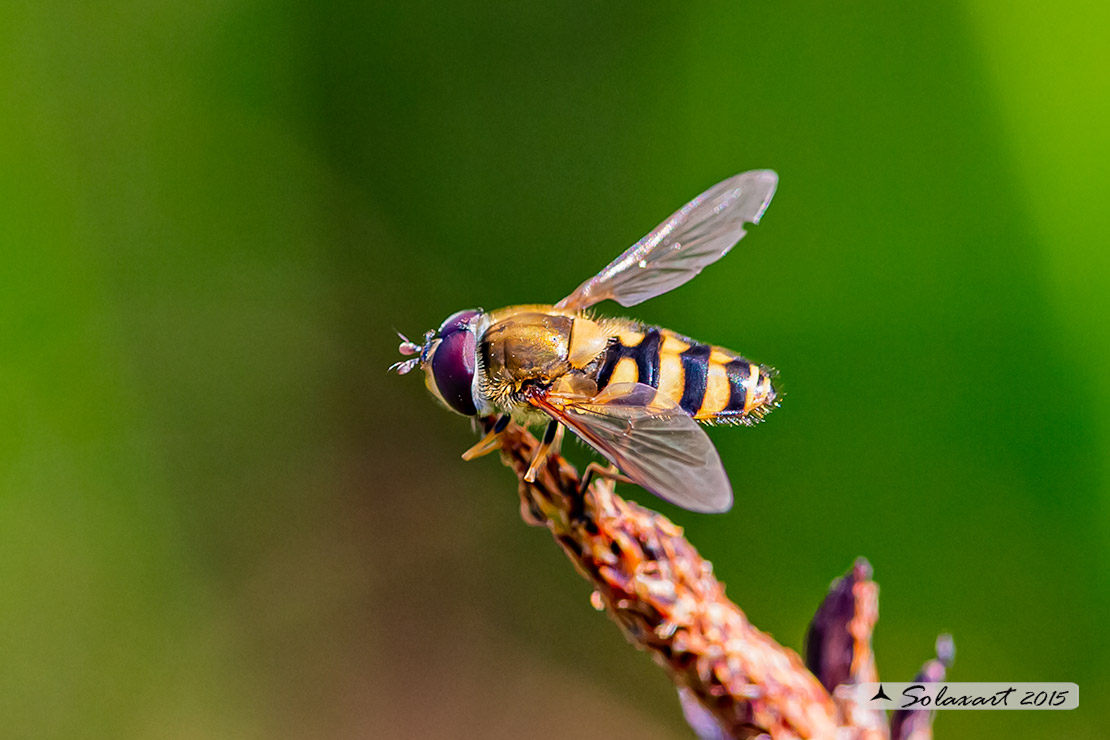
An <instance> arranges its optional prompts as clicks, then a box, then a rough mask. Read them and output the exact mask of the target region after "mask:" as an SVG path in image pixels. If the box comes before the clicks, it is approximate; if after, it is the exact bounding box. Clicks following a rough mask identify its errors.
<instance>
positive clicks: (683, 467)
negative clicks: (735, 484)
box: [532, 383, 732, 513]
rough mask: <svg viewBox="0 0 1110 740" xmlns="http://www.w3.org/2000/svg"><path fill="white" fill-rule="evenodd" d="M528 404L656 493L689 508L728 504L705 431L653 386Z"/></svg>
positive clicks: (552, 396)
mask: <svg viewBox="0 0 1110 740" xmlns="http://www.w3.org/2000/svg"><path fill="white" fill-rule="evenodd" d="M532 404H533V405H535V406H536V407H537V408H540V409H542V410H543V411H545V412H546V413H547V414H548V415H550V416H551V417H552V418H554V419H556V420H558V421H559V422H561V423H563V424H565V425H566V426H568V427H570V429H571V431H573V432H574V433H575V434H577V435H578V436H579V437H581V438H582V439H583V440H584V441H585V442H586V443H588V444H589V445H590V446H591V447H593V448H594V449H596V450H597V451H598V452H600V453H601V454H602V455H604V456H605V458H606V459H608V460H609V461H610V462H612V463H614V464H615V465H616V466H617V467H619V468H620V469H621V472H623V473H624V474H625V475H627V476H628V477H629V478H631V479H632V480H634V481H635V482H636V483H637V484H638V485H640V486H642V487H643V488H645V489H646V490H648V491H650V492H651V493H654V494H655V495H656V496H659V497H660V498H664V499H666V500H668V501H670V502H672V503H674V504H677V505H679V506H681V507H683V508H685V509H689V510H691V511H699V512H705V513H719V512H722V511H728V510H729V508H731V507H732V487H731V486H730V485H729V482H728V476H727V475H725V470H724V467H723V466H722V465H721V458H720V456H719V455H718V454H717V450H716V448H715V447H714V446H713V443H712V442H711V441H710V439H709V437H708V435H706V433H705V431H704V430H703V429H702V428H701V427H700V426H698V424H697V422H696V421H694V420H693V419H691V418H690V416H688V415H687V414H686V412H685V411H683V410H682V408H681V407H680V406H678V405H677V404H676V403H675V402H674V401H672V400H670V399H669V398H667V397H666V396H664V395H662V394H660V393H659V392H658V391H656V389H655V388H652V387H651V386H648V385H643V384H642V383H617V384H614V385H610V386H607V387H606V388H605V389H604V390H602V391H601V392H600V393H598V394H597V395H596V396H593V397H592V398H586V397H581V396H570V395H562V394H557V393H549V394H542V395H537V396H536V397H534V398H533V399H532Z"/></svg>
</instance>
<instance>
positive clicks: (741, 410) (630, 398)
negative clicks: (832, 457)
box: [390, 170, 778, 512]
mask: <svg viewBox="0 0 1110 740" xmlns="http://www.w3.org/2000/svg"><path fill="white" fill-rule="evenodd" d="M777 184H778V175H776V174H775V173H774V172H772V171H771V170H753V171H751V172H744V173H741V174H739V175H735V176H734V177H730V178H729V179H727V180H725V181H723V182H720V183H718V184H716V185H714V186H713V187H711V188H709V189H708V190H706V191H705V192H704V193H702V194H701V195H699V196H698V197H696V198H694V199H693V200H692V201H690V202H689V203H687V204H686V205H684V206H683V207H682V208H681V209H679V210H678V211H677V212H675V213H674V214H673V215H672V216H671V217H670V218H668V219H667V220H666V221H664V222H663V223H661V224H660V225H659V226H658V227H656V228H655V229H654V230H653V231H651V232H650V233H648V235H647V236H645V237H644V238H643V239H641V240H640V241H638V242H636V243H635V244H633V245H632V246H631V247H629V248H628V249H627V250H626V251H625V252H624V253H623V254H621V255H620V256H619V257H617V258H616V259H615V260H613V261H612V262H611V263H610V264H609V265H607V266H606V267H605V269H603V270H602V271H601V272H599V273H598V274H597V275H595V276H594V277H592V278H590V279H589V280H587V281H586V282H584V283H582V284H581V285H580V286H578V288H577V289H575V291H574V292H573V293H571V294H570V295H568V296H567V297H566V298H564V299H562V300H561V301H559V302H558V303H556V304H555V305H553V306H552V305H527V306H511V307H509V308H502V309H500V310H497V311H489V312H487V311H483V310H481V309H471V310H466V311H459V312H458V313H455V314H452V315H451V316H449V317H448V318H447V320H446V321H444V322H443V323H442V324H441V325H440V327H439V328H438V329H436V330H434V331H429V332H427V333H426V334H425V335H424V342H423V344H419V345H418V344H415V343H413V342H410V341H409V340H408V339H406V338H405V337H404V335H402V336H401V339H402V342H403V343H402V344H401V346H400V348H399V349H400V352H401V354H402V355H406V356H410V357H411V359H408V360H405V361H402V362H398V363H396V364H395V365H393V366H392V367H391V368H390V369H392V370H396V371H397V372H398V373H400V374H404V373H407V372H409V371H411V370H413V369H414V368H416V367H418V366H419V367H421V368H422V369H423V370H424V371H425V383H426V385H427V386H428V390H429V391H431V393H432V395H433V396H435V397H436V398H437V399H438V400H439V401H440V402H441V403H442V404H443V405H445V406H446V407H447V408H449V409H451V410H453V411H456V412H458V413H460V414H463V415H464V416H471V417H478V416H490V415H494V414H499V415H500V416H499V418H498V420H497V422H496V423H495V424H494V426H493V427H492V429H491V431H490V432H489V433H488V434H487V435H486V436H485V438H483V439H482V440H481V441H480V442H478V443H477V444H476V445H474V446H473V447H471V448H470V449H468V450H467V451H466V452H465V453H463V458H464V459H466V460H470V459H473V458H475V457H479V456H481V455H484V454H486V453H489V452H492V451H493V450H495V449H497V448H498V446H499V441H498V436H499V435H500V434H501V432H502V431H504V429H505V428H506V426H507V425H508V423H509V421H510V420H515V421H517V422H518V423H520V424H523V425H534V424H539V423H542V422H547V429H546V431H545V433H544V437H543V440H542V442H541V444H540V446H539V447H538V448H537V450H536V454H535V457H534V458H533V459H532V462H531V465H530V467H529V469H528V472H527V474H526V476H525V478H526V480H529V481H532V480H535V476H536V474H537V473H538V471H539V469H540V466H541V465H542V464H543V463H544V461H545V460H546V459H547V457H548V455H549V454H550V453H551V451H552V450H553V449H556V448H557V447H558V445H559V444H560V442H561V440H562V433H563V427H568V428H570V430H571V431H572V432H574V433H575V434H576V435H577V436H578V437H580V438H581V439H582V440H583V441H585V442H586V443H587V444H588V445H589V446H591V447H593V448H594V449H595V450H597V451H598V452H599V453H601V454H602V455H603V456H604V457H605V458H606V459H607V460H609V462H610V463H612V464H614V465H615V466H616V467H617V468H618V469H619V470H620V471H621V473H623V475H620V474H619V473H616V472H613V471H612V470H611V469H608V468H603V467H601V466H600V465H598V464H597V463H592V464H591V465H590V466H589V467H588V468H587V472H586V474H585V476H584V479H583V487H582V490H583V491H584V490H585V486H586V485H587V484H588V482H589V478H590V477H591V476H592V475H602V476H606V477H610V478H616V479H618V480H625V481H630V482H633V483H636V484H637V485H639V486H641V487H643V488H644V489H646V490H648V491H650V492H651V493H653V494H655V495H657V496H659V497H661V498H664V499H667V500H668V501H671V502H672V503H675V504H677V505H679V506H682V507H684V508H686V509H690V510H691V511H698V512H723V511H727V510H728V509H729V508H730V507H731V506H732V488H731V486H730V485H729V481H728V476H727V475H726V474H725V471H724V468H723V466H722V465H721V458H720V456H719V455H718V454H717V450H716V449H715V448H714V446H713V443H712V442H711V441H710V440H709V437H708V435H706V433H705V431H704V430H703V429H702V428H701V427H700V426H698V422H701V423H703V424H752V423H754V422H756V421H759V420H760V419H762V418H763V416H764V415H765V414H767V413H768V412H769V411H770V410H771V409H773V408H775V407H777V406H778V394H777V392H776V390H775V387H774V386H773V385H772V382H771V378H772V376H773V375H775V372H774V370H772V369H771V368H769V367H767V366H765V365H760V364H757V363H754V362H751V361H749V360H747V359H745V358H743V357H741V356H740V355H739V354H737V353H735V352H733V351H731V350H728V349H724V348H723V347H717V346H713V345H709V344H703V343H701V342H697V341H694V340H693V339H690V338H688V337H685V336H682V335H680V334H676V333H675V332H673V331H670V330H669V329H664V328H662V327H658V326H647V325H644V324H641V323H640V322H638V321H634V320H631V319H617V318H603V317H599V316H596V315H594V314H592V313H590V312H588V311H587V309H589V308H590V307H591V306H593V305H594V304H596V303H599V302H601V301H603V300H606V299H610V300H613V301H616V302H617V303H619V304H621V305H622V306H625V307H629V306H635V305H636V304H638V303H642V302H643V301H646V300H647V299H649V298H652V297H654V296H657V295H660V294H662V293H665V292H667V291H669V290H672V289H673V288H676V287H678V286H679V285H682V284H683V283H685V282H687V281H688V280H690V279H692V278H693V277H694V276H695V275H697V274H698V273H699V272H701V270H702V268H704V267H706V266H707V265H709V264H711V263H713V262H716V261H717V260H719V259H720V258H721V257H723V256H724V255H725V254H727V253H728V251H729V250H730V249H732V247H733V245H734V244H736V243H737V242H738V241H739V240H740V239H741V238H742V237H743V236H744V234H745V233H746V232H745V230H744V225H745V224H747V223H758V222H759V219H760V217H761V216H762V215H763V212H764V211H765V210H766V208H767V206H768V204H769V203H770V202H771V197H772V196H773V195H774V193H775V186H776V185H777Z"/></svg>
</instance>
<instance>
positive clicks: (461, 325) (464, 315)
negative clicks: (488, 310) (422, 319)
mask: <svg viewBox="0 0 1110 740" xmlns="http://www.w3.org/2000/svg"><path fill="white" fill-rule="evenodd" d="M480 313H481V311H477V310H475V309H468V310H466V311H459V312H458V313H453V314H451V315H450V316H448V317H447V320H446V321H444V322H443V323H442V324H440V325H439V335H440V336H441V337H446V336H447V335H448V334H451V333H452V332H456V331H459V330H461V329H465V328H466V327H467V326H468V325H469V324H470V322H471V321H472V320H473V319H474V317H476V316H477V315H478V314H480Z"/></svg>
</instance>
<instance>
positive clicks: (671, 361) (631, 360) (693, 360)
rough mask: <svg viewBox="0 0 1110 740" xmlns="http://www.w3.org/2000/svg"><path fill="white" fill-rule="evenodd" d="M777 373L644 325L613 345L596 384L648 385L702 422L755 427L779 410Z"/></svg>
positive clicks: (625, 334)
mask: <svg viewBox="0 0 1110 740" xmlns="http://www.w3.org/2000/svg"><path fill="white" fill-rule="evenodd" d="M773 372H774V371H773V370H771V368H769V367H766V366H764V365H759V364H757V363H754V362H751V361H749V360H746V359H744V358H743V357H741V356H740V355H738V354H736V353H735V352H732V351H731V350H727V349H724V348H723V347H714V346H713V345H709V344H700V343H698V342H695V341H694V340H692V339H689V338H688V337H684V336H682V335H680V334H675V333H674V332H672V331H670V330H668V329H660V328H658V327H647V326H645V327H642V328H641V330H639V331H625V332H622V333H621V334H619V335H617V336H615V337H613V338H612V339H611V340H610V342H609V346H608V348H607V349H606V351H605V356H604V359H603V360H602V364H601V367H600V370H599V372H598V377H597V384H598V388H599V389H600V388H604V387H605V386H607V385H609V384H611V383H645V384H646V385H650V386H652V387H653V388H658V389H659V390H660V391H661V392H663V393H664V394H665V395H667V396H669V397H670V398H671V399H672V400H674V401H675V403H677V404H679V405H680V406H682V408H683V410H684V411H685V412H686V413H688V414H689V415H690V416H692V417H694V418H695V419H697V420H698V421H701V422H705V423H707V424H751V423H753V422H756V421H759V420H760V419H762V418H763V416H764V415H765V414H767V413H768V412H769V411H770V410H771V409H772V408H774V407H775V406H776V405H777V404H776V401H775V399H776V392H775V389H774V386H773V385H772V384H771V375H772V374H773Z"/></svg>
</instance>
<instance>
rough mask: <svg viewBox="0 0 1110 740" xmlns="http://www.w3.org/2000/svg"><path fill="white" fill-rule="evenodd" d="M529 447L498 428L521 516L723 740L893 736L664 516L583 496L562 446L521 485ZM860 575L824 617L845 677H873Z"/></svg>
mask: <svg viewBox="0 0 1110 740" xmlns="http://www.w3.org/2000/svg"><path fill="white" fill-rule="evenodd" d="M486 426H487V428H488V426H489V423H488V422H487V423H486ZM536 445H537V442H536V440H535V438H534V437H533V436H532V435H531V434H529V433H528V432H527V431H526V430H525V429H522V428H521V427H519V426H517V425H515V424H511V425H509V427H508V429H506V431H505V433H504V435H503V437H502V448H501V455H502V460H503V462H504V463H505V464H506V465H507V466H508V467H510V468H512V469H513V470H514V471H516V473H517V476H518V478H519V479H520V484H519V492H520V498H521V514H522V516H523V517H524V519H525V521H526V522H528V523H529V524H532V525H535V526H543V527H546V528H547V529H548V530H549V531H550V532H551V534H552V536H553V537H554V538H555V541H556V542H558V543H559V545H560V546H561V547H562V548H563V550H564V552H565V553H566V554H567V557H568V558H570V560H571V562H572V563H574V565H575V567H576V568H577V569H578V571H579V572H580V573H581V574H582V575H583V576H584V577H585V578H586V579H587V580H588V581H590V583H591V584H592V585H593V587H594V589H595V595H594V597H593V600H594V601H595V605H598V606H603V607H604V608H605V610H606V611H607V612H608V614H609V616H610V617H612V619H613V620H614V621H615V622H616V623H617V625H618V626H619V627H620V628H621V630H622V631H623V632H624V634H625V636H626V637H627V638H628V640H629V641H630V642H631V643H632V644H633V645H635V646H637V647H638V648H640V649H642V650H644V651H646V652H648V653H649V654H651V656H652V658H653V659H654V660H655V662H656V663H658V664H659V665H660V666H662V667H663V668H664V669H665V670H666V671H667V673H668V674H669V675H670V677H671V678H672V680H673V681H674V682H675V684H676V685H677V686H678V687H679V688H680V689H686V690H688V691H689V693H690V694H691V695H692V696H693V698H694V699H696V700H697V702H698V703H699V704H700V705H701V706H702V707H704V708H705V709H706V710H707V711H708V712H709V713H710V714H711V715H712V717H713V718H714V719H715V720H716V722H717V724H718V725H719V726H720V730H721V731H722V734H723V735H724V736H725V737H729V738H751V737H756V736H758V735H760V734H764V733H765V734H767V735H769V736H770V737H771V738H773V740H780V739H781V740H785V739H787V738H828V740H847V739H850V738H876V739H878V738H887V737H889V734H888V730H887V725H886V722H885V718H884V717H883V716H882V713H881V712H878V713H875V712H873V711H862V710H860V709H859V708H858V707H856V706H854V705H853V704H852V701H851V699H850V698H849V697H848V696H847V694H846V693H845V692H837V696H836V698H834V695H831V694H830V692H829V691H828V690H827V689H826V688H825V687H824V686H822V684H821V681H820V680H818V678H817V677H816V676H815V675H814V674H813V673H811V672H810V671H809V669H807V667H806V665H805V663H803V661H802V659H801V658H800V657H799V656H798V654H797V653H795V652H794V651H793V650H790V649H789V648H786V647H783V646H782V645H780V644H778V643H777V642H776V641H775V640H774V639H772V638H771V637H770V636H769V635H766V634H764V633H763V632H760V631H759V630H758V629H756V628H755V627H753V626H752V625H751V623H750V622H749V621H748V619H747V617H746V616H745V615H744V612H743V611H742V610H741V609H740V607H738V606H737V605H736V604H734V603H733V602H732V601H730V600H729V599H728V598H727V597H726V596H725V589H724V586H723V584H721V582H720V581H718V580H717V579H716V577H715V576H714V575H713V567H712V564H711V563H709V562H708V561H707V560H705V559H703V558H702V557H701V556H700V555H699V554H698V552H697V550H695V549H694V547H693V545H691V544H690V543H689V541H687V540H686V538H685V537H683V534H682V530H681V529H680V528H679V527H677V526H675V525H674V524H673V523H672V522H671V521H670V520H668V519H667V518H666V517H664V516H662V515H661V514H657V513H655V512H653V511H650V510H648V509H645V508H643V507H641V506H639V505H637V504H635V503H632V502H629V501H625V500H624V499H622V498H621V497H620V496H617V495H615V494H614V493H613V486H612V484H611V483H610V482H608V481H597V482H594V483H593V484H592V485H591V486H590V487H589V489H588V490H587V492H586V493H585V495H584V496H581V497H580V496H579V495H578V489H579V487H580V479H579V476H578V473H577V471H576V470H575V469H574V468H573V467H572V466H571V465H570V464H569V463H567V462H566V461H565V460H564V459H563V458H562V457H560V456H558V455H552V456H551V457H550V459H549V460H548V462H547V464H546V465H544V466H543V467H542V469H541V470H540V473H539V475H538V477H537V479H536V481H535V482H534V483H529V482H526V481H525V480H524V473H525V471H526V470H527V469H528V465H529V462H530V461H531V458H532V454H533V452H534V450H535V448H536ZM857 575H858V578H857V581H854V582H853V583H857V582H858V583H861V584H864V585H862V586H860V587H859V588H857V589H855V591H853V592H851V593H855V592H858V596H853V597H852V598H857V599H858V601H853V602H852V604H851V606H852V610H851V614H850V615H849V616H848V617H846V618H845V619H844V620H842V621H844V624H843V625H841V624H840V623H839V622H837V621H836V620H835V619H834V620H832V621H830V622H829V624H828V625H827V628H826V629H825V633H827V634H829V635H833V634H834V633H837V630H841V631H843V630H847V633H846V637H845V638H844V639H843V640H841V641H840V642H839V643H837V642H836V640H832V641H830V642H829V643H828V644H839V645H841V647H843V649H845V650H847V651H848V652H847V655H848V667H847V668H845V671H844V673H845V675H844V678H846V679H850V678H851V675H855V674H857V673H858V674H859V677H860V678H861V680H875V679H874V678H873V676H874V675H875V670H874V660H873V657H872V656H871V653H870V650H871V632H870V631H871V628H872V626H873V625H874V617H875V615H877V588H876V587H875V586H874V583H873V582H871V581H870V572H869V570H868V571H867V572H863V571H860V572H859V573H857ZM866 584H870V587H868V586H867V585H866ZM834 587H835V584H834ZM850 596H851V594H850ZM837 634H838V633H837ZM817 649H818V652H820V650H821V646H820V645H818V646H817ZM852 667H854V670H850V669H851V668H852Z"/></svg>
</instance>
